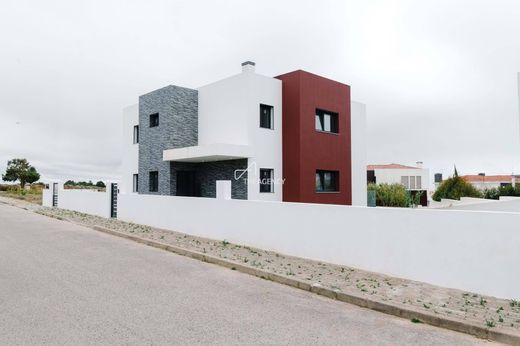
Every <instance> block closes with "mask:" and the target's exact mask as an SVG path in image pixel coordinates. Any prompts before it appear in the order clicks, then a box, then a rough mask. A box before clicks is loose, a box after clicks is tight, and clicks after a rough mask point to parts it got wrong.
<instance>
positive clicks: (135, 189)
mask: <svg viewBox="0 0 520 346" xmlns="http://www.w3.org/2000/svg"><path fill="white" fill-rule="evenodd" d="M133 179H134V180H133V184H132V192H139V175H138V174H134V177H133Z"/></svg>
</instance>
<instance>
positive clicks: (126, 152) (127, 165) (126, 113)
mask: <svg viewBox="0 0 520 346" xmlns="http://www.w3.org/2000/svg"><path fill="white" fill-rule="evenodd" d="M137 125H139V106H138V105H137V104H135V105H132V106H129V107H126V108H125V109H123V153H122V164H121V171H122V172H121V183H120V186H119V191H121V192H122V193H132V192H134V191H133V187H134V182H133V176H134V174H137V173H138V172H139V144H138V143H134V126H137Z"/></svg>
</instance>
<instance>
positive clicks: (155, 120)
mask: <svg viewBox="0 0 520 346" xmlns="http://www.w3.org/2000/svg"><path fill="white" fill-rule="evenodd" d="M156 126H159V113H154V114H150V127H156Z"/></svg>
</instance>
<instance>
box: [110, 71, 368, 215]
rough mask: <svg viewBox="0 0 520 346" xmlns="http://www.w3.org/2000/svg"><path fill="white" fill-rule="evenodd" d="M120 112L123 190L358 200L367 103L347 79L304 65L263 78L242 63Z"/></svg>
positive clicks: (362, 190) (362, 191) (361, 199)
mask: <svg viewBox="0 0 520 346" xmlns="http://www.w3.org/2000/svg"><path fill="white" fill-rule="evenodd" d="M123 113H124V117H123V118H124V121H123V126H124V136H123V139H124V153H123V166H122V167H123V177H122V181H121V187H120V189H121V190H122V192H125V193H129V192H135V193H139V194H158V195H172V196H192V197H223V198H233V199H250V200H267V201H289V202H311V203H334V204H357V205H366V184H365V168H364V167H365V165H366V163H365V150H366V149H365V108H364V105H362V104H359V103H352V102H351V99H350V86H348V85H346V84H342V83H339V82H336V81H333V80H330V79H327V78H324V77H320V76H317V75H314V74H311V73H309V72H305V71H302V70H297V71H294V72H290V73H287V74H283V75H281V76H278V77H267V76H263V75H260V74H257V73H256V72H255V63H253V62H250V61H247V62H244V63H243V64H242V73H239V74H237V75H234V76H231V77H229V78H225V79H223V80H219V81H217V82H214V83H211V84H209V85H206V86H203V87H200V88H198V89H189V88H184V87H179V86H174V85H169V86H166V87H164V88H161V89H158V90H155V91H152V92H150V93H148V94H145V95H142V96H140V97H139V103H138V104H137V105H134V106H130V107H128V108H126V109H125V110H124V112H123ZM352 129H356V131H357V133H356V134H353V133H352ZM354 151H356V153H355V154H353V152H354Z"/></svg>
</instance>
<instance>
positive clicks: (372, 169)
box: [367, 162, 430, 206]
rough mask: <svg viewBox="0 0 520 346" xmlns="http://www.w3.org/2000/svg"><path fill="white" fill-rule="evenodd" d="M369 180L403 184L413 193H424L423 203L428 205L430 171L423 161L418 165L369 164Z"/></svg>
mask: <svg viewBox="0 0 520 346" xmlns="http://www.w3.org/2000/svg"><path fill="white" fill-rule="evenodd" d="M367 182H368V183H377V184H383V183H386V184H395V183H397V184H402V185H404V187H405V188H406V189H407V190H408V191H410V192H411V193H412V194H416V193H419V192H420V193H422V195H421V205H423V206H427V205H428V190H429V188H428V187H429V184H430V171H429V169H427V168H423V166H422V162H417V164H416V166H405V165H401V164H397V163H391V164H373V165H368V166H367Z"/></svg>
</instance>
